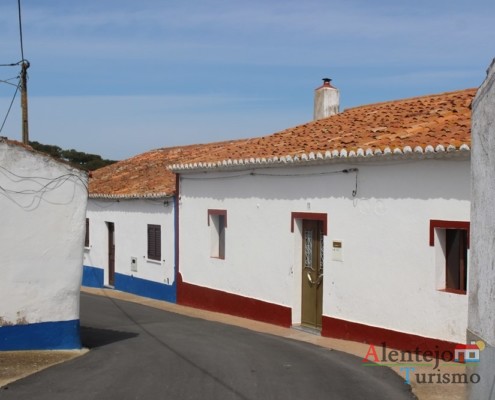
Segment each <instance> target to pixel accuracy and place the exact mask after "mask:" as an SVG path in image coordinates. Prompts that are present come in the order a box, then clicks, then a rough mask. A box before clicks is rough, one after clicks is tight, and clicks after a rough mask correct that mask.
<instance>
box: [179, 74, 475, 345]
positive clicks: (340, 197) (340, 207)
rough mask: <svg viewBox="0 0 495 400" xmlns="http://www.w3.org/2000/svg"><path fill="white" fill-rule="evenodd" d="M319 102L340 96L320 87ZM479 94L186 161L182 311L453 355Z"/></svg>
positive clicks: (446, 96)
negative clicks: (197, 310)
mask: <svg viewBox="0 0 495 400" xmlns="http://www.w3.org/2000/svg"><path fill="white" fill-rule="evenodd" d="M322 91H323V92H327V93H328V94H329V97H330V98H333V99H338V96H336V93H335V91H336V89H335V88H333V87H332V86H331V85H330V82H329V80H326V81H325V82H324V85H323V86H322V87H320V88H318V89H317V93H316V94H317V97H318V96H320V97H325V96H324V95H323V96H321V93H320V92H322ZM474 94H475V90H474V89H468V90H461V91H457V92H452V93H443V94H437V95H431V96H424V97H417V98H412V99H405V100H398V101H391V102H386V103H379V104H372V105H368V106H362V107H356V108H352V109H348V110H345V111H344V112H342V113H337V114H334V115H330V116H327V117H324V118H322V119H318V120H315V121H312V122H309V123H307V124H304V125H300V126H296V127H294V128H290V129H287V130H285V131H282V132H278V133H276V134H273V135H270V136H266V137H262V138H255V139H251V140H247V141H236V142H232V143H230V144H226V145H225V146H224V147H223V149H222V151H221V152H220V151H219V152H217V153H206V154H205V153H203V154H189V158H183V159H181V160H180V161H179V162H178V163H177V164H174V165H173V166H172V167H171V170H172V171H173V172H176V173H178V174H179V176H180V178H179V180H178V188H177V189H176V190H177V193H176V195H177V196H178V197H179V198H180V202H179V206H178V207H177V208H176V210H175V211H176V213H177V214H178V215H177V217H176V220H177V221H178V226H179V237H178V240H179V246H178V251H179V257H178V259H179V264H178V265H177V268H178V271H177V274H178V277H177V280H178V287H177V301H178V303H181V304H185V305H190V306H195V307H200V308H206V309H210V310H216V311H220V312H225V313H230V314H235V315H239V316H244V317H248V318H254V319H258V320H262V321H267V322H271V323H275V324H280V325H283V326H301V327H305V328H310V329H315V330H321V334H322V335H325V336H330V337H336V338H343V339H350V340H356V341H364V342H368V343H376V344H381V343H383V342H385V343H386V344H387V346H390V347H395V348H399V349H401V348H402V349H415V348H417V347H419V349H420V351H426V350H435V349H436V350H438V349H440V350H449V351H451V353H450V354H453V351H454V348H455V344H456V343H465V337H466V327H467V306H468V304H467V296H466V281H467V275H468V273H469V269H468V268H467V265H468V264H469V262H468V259H469V244H470V243H469V215H470V165H469V159H470V144H471V139H470V117H471V111H470V104H471V101H472V99H473V96H474ZM327 100H328V98H327ZM325 107H326V108H327V109H329V110H333V111H332V113H335V112H336V110H338V104H337V105H335V104H334V106H333V107H332V106H328V105H327V106H325ZM325 107H323V108H325ZM315 115H316V116H317V117H321V115H319V114H318V113H316V112H315ZM327 115H328V114H327Z"/></svg>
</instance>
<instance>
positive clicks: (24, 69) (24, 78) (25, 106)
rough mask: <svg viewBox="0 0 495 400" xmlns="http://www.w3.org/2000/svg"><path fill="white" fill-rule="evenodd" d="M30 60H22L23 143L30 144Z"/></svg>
mask: <svg viewBox="0 0 495 400" xmlns="http://www.w3.org/2000/svg"><path fill="white" fill-rule="evenodd" d="M28 68H29V61H27V60H22V64H21V108H22V143H24V144H29V124H28V100H27V69H28Z"/></svg>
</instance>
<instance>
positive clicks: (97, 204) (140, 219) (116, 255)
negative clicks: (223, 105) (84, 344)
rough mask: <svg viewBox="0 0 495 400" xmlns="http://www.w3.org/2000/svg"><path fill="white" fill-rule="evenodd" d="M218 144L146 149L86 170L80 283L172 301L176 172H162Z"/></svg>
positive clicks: (174, 279) (174, 274)
mask: <svg viewBox="0 0 495 400" xmlns="http://www.w3.org/2000/svg"><path fill="white" fill-rule="evenodd" d="M223 145H224V144H223V143H220V144H211V145H193V146H184V147H174V148H163V149H157V150H152V151H149V152H146V153H143V154H140V155H137V156H135V157H132V158H130V159H128V160H124V161H120V162H117V163H115V164H112V165H110V166H108V167H105V168H101V169H99V170H96V171H94V172H93V173H92V177H91V179H90V184H89V192H90V194H89V202H88V213H87V220H86V224H87V236H86V244H85V251H84V275H83V285H84V286H89V287H103V286H109V287H114V288H115V289H118V290H122V291H125V292H129V293H134V294H138V295H141V296H146V297H151V298H155V299H160V300H166V301H170V302H175V300H176V273H175V265H176V259H175V257H176V254H178V253H176V250H175V248H176V241H175V237H176V229H177V228H176V221H175V209H176V204H177V199H176V197H175V187H176V176H175V174H174V173H172V172H170V171H168V170H167V167H168V166H169V165H171V164H172V163H176V162H179V161H180V160H183V159H189V157H191V154H195V155H197V154H203V153H202V152H212V153H214V152H215V151H217V149H218V148H220V149H221V148H222V147H223Z"/></svg>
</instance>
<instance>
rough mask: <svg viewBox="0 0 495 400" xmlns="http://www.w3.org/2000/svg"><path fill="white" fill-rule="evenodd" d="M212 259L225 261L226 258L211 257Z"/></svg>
mask: <svg viewBox="0 0 495 400" xmlns="http://www.w3.org/2000/svg"><path fill="white" fill-rule="evenodd" d="M210 258H213V259H215V260H225V257H215V256H210Z"/></svg>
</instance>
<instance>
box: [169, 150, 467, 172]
mask: <svg viewBox="0 0 495 400" xmlns="http://www.w3.org/2000/svg"><path fill="white" fill-rule="evenodd" d="M470 155H471V149H470V147H469V145H468V144H462V145H460V146H459V147H456V146H454V145H449V146H447V147H445V146H443V145H437V146H436V147H433V146H431V145H428V146H426V147H424V148H423V147H421V146H416V147H414V149H413V148H411V146H405V147H403V148H394V149H391V148H390V147H385V148H384V149H383V150H382V149H367V150H364V149H362V148H359V149H357V150H350V151H347V150H345V149H342V150H327V151H326V152H325V153H322V152H316V153H314V152H311V153H309V154H306V153H303V154H300V155H287V156H285V157H277V156H274V157H268V158H265V157H262V158H253V157H251V158H246V159H235V160H232V159H228V160H222V161H217V162H197V163H190V164H173V165H171V166H169V167H168V169H169V170H170V171H172V172H175V173H180V174H182V173H188V172H208V171H211V172H213V171H239V170H245V169H254V168H283V167H294V166H303V165H321V164H336V163H343V162H345V163H358V162H373V161H375V162H376V161H398V160H422V159H442V158H455V159H469V157H470Z"/></svg>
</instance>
